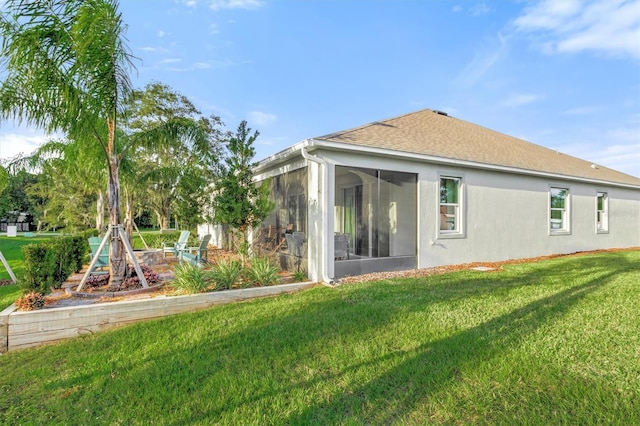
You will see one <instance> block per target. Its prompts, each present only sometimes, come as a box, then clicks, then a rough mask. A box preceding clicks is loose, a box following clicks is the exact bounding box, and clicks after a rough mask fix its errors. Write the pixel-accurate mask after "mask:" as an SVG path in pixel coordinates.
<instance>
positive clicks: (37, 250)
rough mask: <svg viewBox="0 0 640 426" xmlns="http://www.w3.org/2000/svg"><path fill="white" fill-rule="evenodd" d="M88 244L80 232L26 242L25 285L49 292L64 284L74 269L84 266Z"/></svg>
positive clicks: (24, 247) (24, 250)
mask: <svg viewBox="0 0 640 426" xmlns="http://www.w3.org/2000/svg"><path fill="white" fill-rule="evenodd" d="M87 248H88V247H87V243H86V242H85V240H83V238H82V237H81V236H79V235H76V236H64V237H59V238H54V239H51V240H49V241H44V242H41V243H35V244H28V245H25V246H22V253H23V255H24V268H25V272H24V279H23V280H22V281H21V287H22V289H23V290H25V291H27V292H29V291H35V292H38V293H43V294H46V293H48V292H49V291H50V289H51V288H60V286H61V285H62V283H64V282H65V280H66V279H67V278H69V276H70V275H71V274H72V273H73V272H74V271H79V270H80V269H81V268H82V263H83V258H84V255H85V252H86V251H87Z"/></svg>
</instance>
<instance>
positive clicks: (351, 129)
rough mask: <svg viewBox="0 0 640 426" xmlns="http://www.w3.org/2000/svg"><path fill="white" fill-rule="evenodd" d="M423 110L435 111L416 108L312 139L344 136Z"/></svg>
mask: <svg viewBox="0 0 640 426" xmlns="http://www.w3.org/2000/svg"><path fill="white" fill-rule="evenodd" d="M425 111H431V112H433V113H436V112H437V111H436V110H434V109H430V108H425V109H421V110H418V111H413V112H407V113H404V114H400V115H398V116H395V117H391V118H385V119H384V120H375V121H372V122H370V123H367V124H363V125H361V126H357V127H352V128H350V129H346V130H339V131H337V132H333V133H327V134H326V135H322V136H318V137H316V138H313V139H325V138H326V139H328V138H333V137H338V136H345V135H347V134H349V133H352V132H356V131H358V130H362V129H366V128H367V127H370V126H375V125H380V124H382V123H386V122H388V121H391V120H398V119H400V118H404V117H406V116H409V115H413V114H419V113H422V112H425Z"/></svg>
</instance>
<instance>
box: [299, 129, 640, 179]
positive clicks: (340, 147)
mask: <svg viewBox="0 0 640 426" xmlns="http://www.w3.org/2000/svg"><path fill="white" fill-rule="evenodd" d="M303 142H306V143H307V146H309V147H316V148H320V147H322V148H325V149H331V150H336V151H356V152H362V153H367V154H375V155H380V156H385V157H389V156H391V157H396V158H402V159H411V160H419V161H425V162H430V163H436V164H443V165H450V166H459V167H469V168H474V169H481V170H491V171H498V172H503V173H515V174H520V175H526V176H536V177H544V178H552V179H561V180H571V181H574V182H585V183H592V184H599V185H608V186H617V187H621V188H632V189H640V185H633V184H628V183H623V182H615V181H609V180H600V179H592V178H585V177H580V176H573V175H563V174H560V173H551V172H543V171H537V170H529V169H522V168H518V167H509V166H501V165H496V164H488V163H479V162H475V161H467V160H458V159H453V158H446V157H437V156H433V155H426V154H416V153H410V152H404V151H395V150H391V149H385V148H375V147H369V146H362V145H353V144H345V143H340V142H334V141H329V140H326V139H322V138H312V139H305V140H304V141H303ZM299 145H300V144H299ZM300 148H301V146H300V147H298V149H300Z"/></svg>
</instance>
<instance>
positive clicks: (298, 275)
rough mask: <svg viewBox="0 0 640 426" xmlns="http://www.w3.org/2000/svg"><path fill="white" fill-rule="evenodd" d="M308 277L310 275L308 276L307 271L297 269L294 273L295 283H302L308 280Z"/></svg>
mask: <svg viewBox="0 0 640 426" xmlns="http://www.w3.org/2000/svg"><path fill="white" fill-rule="evenodd" d="M308 279H309V277H308V276H307V273H306V271H296V272H295V273H294V274H293V282H295V283H301V282H304V281H307V280H308Z"/></svg>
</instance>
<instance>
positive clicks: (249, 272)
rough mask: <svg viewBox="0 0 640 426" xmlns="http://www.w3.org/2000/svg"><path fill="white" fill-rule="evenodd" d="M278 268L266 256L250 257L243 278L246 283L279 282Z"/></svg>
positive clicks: (257, 284)
mask: <svg viewBox="0 0 640 426" xmlns="http://www.w3.org/2000/svg"><path fill="white" fill-rule="evenodd" d="M279 271H280V269H279V268H278V267H277V266H275V265H274V264H273V263H272V262H271V260H269V259H267V258H266V257H256V258H254V259H251V266H249V267H247V268H246V269H245V271H244V278H245V281H246V283H247V284H248V285H255V286H263V285H274V284H277V283H279V282H280V275H278V272H279Z"/></svg>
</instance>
